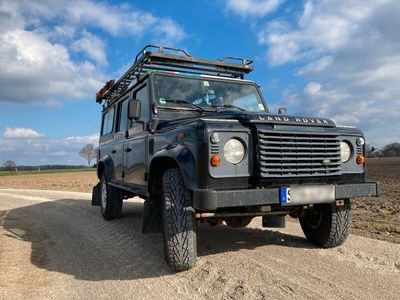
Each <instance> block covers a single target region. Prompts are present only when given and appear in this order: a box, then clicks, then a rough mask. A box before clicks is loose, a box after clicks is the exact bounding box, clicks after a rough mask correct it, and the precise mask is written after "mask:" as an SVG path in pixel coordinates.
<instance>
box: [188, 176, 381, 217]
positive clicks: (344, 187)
mask: <svg viewBox="0 0 400 300" xmlns="http://www.w3.org/2000/svg"><path fill="white" fill-rule="evenodd" d="M379 193H380V186H379V183H378V182H365V183H350V184H337V185H336V186H335V198H336V199H337V200H339V199H346V198H355V197H370V196H379ZM274 204H278V205H279V204H281V200H280V188H279V187H276V188H266V189H247V190H228V191H214V190H193V208H194V209H197V210H204V211H213V210H217V209H218V208H229V207H240V206H255V205H274Z"/></svg>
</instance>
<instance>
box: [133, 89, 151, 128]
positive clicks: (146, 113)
mask: <svg viewBox="0 0 400 300" xmlns="http://www.w3.org/2000/svg"><path fill="white" fill-rule="evenodd" d="M135 98H136V99H138V100H140V102H141V105H140V107H141V112H140V118H139V120H140V121H145V122H148V121H149V120H150V104H149V90H148V88H147V85H146V86H144V87H143V88H141V89H140V90H138V91H137V92H136V97H135Z"/></svg>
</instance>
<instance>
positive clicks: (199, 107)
mask: <svg viewBox="0 0 400 300" xmlns="http://www.w3.org/2000/svg"><path fill="white" fill-rule="evenodd" d="M164 101H165V102H167V103H178V104H190V105H191V106H193V107H196V108H197V109H198V110H200V111H202V112H203V111H206V110H205V109H204V108H202V107H201V106H200V105H197V104H194V103H192V102H191V101H189V100H186V99H164Z"/></svg>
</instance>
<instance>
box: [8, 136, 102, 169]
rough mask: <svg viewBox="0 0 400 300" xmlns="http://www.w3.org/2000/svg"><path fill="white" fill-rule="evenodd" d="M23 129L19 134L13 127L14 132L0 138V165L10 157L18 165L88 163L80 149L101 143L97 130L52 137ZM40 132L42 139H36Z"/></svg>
mask: <svg viewBox="0 0 400 300" xmlns="http://www.w3.org/2000/svg"><path fill="white" fill-rule="evenodd" d="M17 129H21V128H17ZM22 129H24V130H22V131H21V130H17V134H15V131H16V130H15V129H12V131H14V134H13V135H11V134H10V135H9V134H8V133H7V137H6V135H5V134H4V137H5V138H3V139H2V138H0V164H1V163H2V162H4V161H6V160H8V159H11V160H13V161H15V162H16V163H17V164H18V165H39V164H75V165H79V164H85V163H86V162H85V160H84V159H82V158H81V157H80V156H79V150H80V149H82V147H83V146H85V145H86V144H93V145H94V146H95V147H97V146H98V140H99V134H98V133H94V134H90V135H86V136H70V137H65V138H58V139H53V138H46V137H44V135H41V134H39V133H37V132H36V131H34V130H32V129H26V128H22ZM6 132H8V131H7V129H6V131H5V133H6ZM21 132H23V133H21ZM10 133H12V132H10ZM28 133H29V134H28ZM34 133H36V134H34ZM38 135H39V136H40V137H41V138H37V137H39V136H38ZM22 137H24V138H22Z"/></svg>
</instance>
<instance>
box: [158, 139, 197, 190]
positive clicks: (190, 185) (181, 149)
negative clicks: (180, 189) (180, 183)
mask: <svg viewBox="0 0 400 300" xmlns="http://www.w3.org/2000/svg"><path fill="white" fill-rule="evenodd" d="M162 158H168V159H172V160H173V161H174V162H175V163H176V164H177V165H178V167H179V169H180V170H181V172H182V177H183V180H184V182H185V185H186V188H187V189H189V190H193V189H195V188H197V172H196V160H195V157H194V155H193V153H192V152H191V151H190V150H189V149H188V148H187V147H186V146H185V145H182V144H173V145H168V146H167V147H166V148H164V149H161V150H160V151H158V152H157V153H156V154H155V155H154V156H153V158H152V160H151V162H150V171H151V170H152V167H153V162H154V161H157V160H159V159H162Z"/></svg>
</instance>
